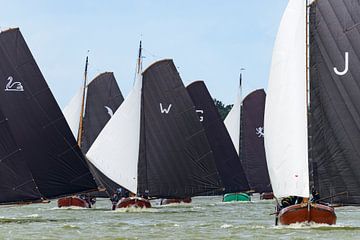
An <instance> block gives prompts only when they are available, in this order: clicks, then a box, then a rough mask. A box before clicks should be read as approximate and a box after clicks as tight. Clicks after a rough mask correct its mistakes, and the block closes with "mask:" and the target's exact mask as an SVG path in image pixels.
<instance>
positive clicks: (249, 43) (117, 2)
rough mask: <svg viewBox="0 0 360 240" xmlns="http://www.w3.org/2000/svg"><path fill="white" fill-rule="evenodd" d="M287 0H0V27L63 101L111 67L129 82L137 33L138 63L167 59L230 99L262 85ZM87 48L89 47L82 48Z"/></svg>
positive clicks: (124, 87) (123, 85)
mask: <svg viewBox="0 0 360 240" xmlns="http://www.w3.org/2000/svg"><path fill="white" fill-rule="evenodd" d="M286 4H287V0H250V1H249V0H102V1H99V0H61V1H51V0H32V1H28V0H11V1H10V0H0V29H1V30H6V29H8V28H14V27H19V28H20V30H21V32H22V34H23V35H24V37H25V40H26V42H27V44H28V46H29V48H30V50H31V51H32V54H33V55H34V57H35V60H36V62H37V64H38V65H39V67H40V69H41V71H42V73H43V75H44V77H45V79H46V81H47V83H48V85H49V86H50V89H51V90H52V92H53V94H54V96H55V98H56V99H57V101H58V103H59V105H60V106H61V107H62V108H63V107H64V106H65V105H66V104H67V103H68V102H69V101H70V99H71V97H72V96H73V95H74V94H75V93H76V91H77V90H78V89H79V88H80V87H81V84H82V81H83V73H84V65H85V58H86V55H87V54H89V73H88V78H89V79H92V78H94V77H96V75H98V74H100V73H101V72H105V71H111V72H114V74H115V77H116V79H117V82H118V84H119V86H120V89H121V91H122V93H123V95H124V96H126V95H127V94H128V93H129V91H130V90H131V88H132V85H133V82H134V75H135V67H136V58H137V54H138V45H139V41H140V39H142V41H143V48H144V51H143V52H144V59H143V62H144V63H143V64H144V68H146V66H148V65H150V64H151V63H153V62H155V61H157V60H160V59H163V58H171V59H173V60H174V62H175V65H176V66H177V68H178V71H179V73H180V76H181V78H182V80H183V82H184V84H185V86H186V85H188V84H190V83H191V82H192V81H195V80H204V81H205V83H206V85H207V87H208V89H209V91H210V93H211V95H212V97H214V98H217V99H219V100H221V101H223V102H224V103H225V104H231V103H233V102H234V101H235V97H236V91H237V87H238V84H239V83H238V82H239V73H240V69H241V68H245V70H244V71H243V92H244V95H246V94H248V93H250V92H251V91H253V90H256V89H259V88H265V89H266V87H267V80H268V75H269V71H270V63H271V55H272V49H273V44H274V41H275V37H276V33H277V29H278V26H279V23H280V20H281V16H282V13H283V11H284V9H285V7H286ZM88 50H89V53H88Z"/></svg>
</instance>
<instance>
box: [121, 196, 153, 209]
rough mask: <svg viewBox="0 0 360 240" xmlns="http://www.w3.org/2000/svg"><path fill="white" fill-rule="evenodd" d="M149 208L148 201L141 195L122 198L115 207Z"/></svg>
mask: <svg viewBox="0 0 360 240" xmlns="http://www.w3.org/2000/svg"><path fill="white" fill-rule="evenodd" d="M131 207H132V208H151V204H150V201H149V200H147V199H145V198H141V197H128V198H123V199H121V200H120V202H119V203H118V205H117V208H131Z"/></svg>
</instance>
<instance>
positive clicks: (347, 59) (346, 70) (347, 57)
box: [334, 52, 349, 76]
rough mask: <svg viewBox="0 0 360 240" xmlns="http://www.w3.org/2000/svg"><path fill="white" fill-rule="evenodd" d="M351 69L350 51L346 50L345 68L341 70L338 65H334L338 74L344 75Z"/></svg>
mask: <svg viewBox="0 0 360 240" xmlns="http://www.w3.org/2000/svg"><path fill="white" fill-rule="evenodd" d="M348 71H349V52H345V69H344V71H342V72H340V71H339V70H338V69H337V68H336V67H334V72H335V73H336V75H339V76H344V75H345V74H346V73H347V72H348Z"/></svg>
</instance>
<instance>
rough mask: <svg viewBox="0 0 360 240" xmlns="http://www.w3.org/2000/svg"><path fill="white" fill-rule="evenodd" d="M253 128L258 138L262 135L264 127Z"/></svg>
mask: <svg viewBox="0 0 360 240" xmlns="http://www.w3.org/2000/svg"><path fill="white" fill-rule="evenodd" d="M255 130H256V135H257V136H258V137H259V138H261V137H264V128H263V127H258V128H256V129H255Z"/></svg>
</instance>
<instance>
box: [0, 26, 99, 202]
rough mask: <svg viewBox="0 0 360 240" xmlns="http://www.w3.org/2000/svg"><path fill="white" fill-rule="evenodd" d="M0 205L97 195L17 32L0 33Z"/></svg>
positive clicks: (95, 187)
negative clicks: (86, 193) (1, 85)
mask: <svg viewBox="0 0 360 240" xmlns="http://www.w3.org/2000/svg"><path fill="white" fill-rule="evenodd" d="M0 78H1V79H2V81H3V84H4V85H3V86H4V88H3V90H2V91H0V92H1V93H0V132H1V133H0V136H1V139H0V142H1V144H0V146H1V147H0V159H1V160H0V172H1V173H0V186H1V189H2V190H1V195H0V204H28V203H39V202H48V200H49V199H56V198H58V197H62V196H67V195H71V194H75V193H82V192H89V191H95V190H96V189H97V185H96V183H95V181H94V179H93V177H92V175H91V173H90V171H89V168H88V166H87V163H86V160H85V157H84V155H83V154H82V153H81V150H80V148H79V147H78V146H77V144H76V140H75V138H74V137H73V135H72V133H71V130H70V128H69V126H68V124H67V123H66V121H65V119H64V116H63V114H62V112H61V110H60V108H59V106H58V104H57V102H56V100H55V98H54V96H53V95H52V93H51V91H50V89H49V86H48V85H47V83H46V81H45V79H44V77H43V75H42V74H41V71H40V69H39V68H38V66H37V64H36V62H35V60H34V58H33V56H32V54H31V52H30V49H29V48H28V46H27V44H26V42H25V40H24V38H23V36H22V34H21V32H20V30H19V29H18V28H14V29H9V30H6V31H2V32H1V33H0Z"/></svg>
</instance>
